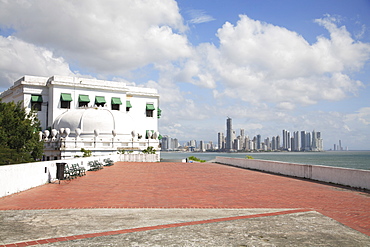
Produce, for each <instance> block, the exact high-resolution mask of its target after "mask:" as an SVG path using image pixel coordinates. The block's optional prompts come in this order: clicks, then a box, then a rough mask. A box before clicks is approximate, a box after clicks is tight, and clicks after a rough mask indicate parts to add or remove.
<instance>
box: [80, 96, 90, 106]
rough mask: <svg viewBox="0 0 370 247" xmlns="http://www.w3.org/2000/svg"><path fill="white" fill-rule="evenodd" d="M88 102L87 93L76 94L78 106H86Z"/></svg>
mask: <svg viewBox="0 0 370 247" xmlns="http://www.w3.org/2000/svg"><path fill="white" fill-rule="evenodd" d="M89 103H90V99H89V96H88V95H83V94H80V95H78V107H87V106H88V105H89Z"/></svg>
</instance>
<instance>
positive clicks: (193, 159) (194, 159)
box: [188, 156, 206, 163]
mask: <svg viewBox="0 0 370 247" xmlns="http://www.w3.org/2000/svg"><path fill="white" fill-rule="evenodd" d="M188 159H189V160H192V161H196V162H202V163H203V162H206V161H205V160H201V159H198V158H197V157H194V156H190V157H189V158H188Z"/></svg>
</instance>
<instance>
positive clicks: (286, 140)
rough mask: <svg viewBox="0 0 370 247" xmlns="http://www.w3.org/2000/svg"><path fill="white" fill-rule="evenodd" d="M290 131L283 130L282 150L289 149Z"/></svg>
mask: <svg viewBox="0 0 370 247" xmlns="http://www.w3.org/2000/svg"><path fill="white" fill-rule="evenodd" d="M290 142H291V140H290V132H289V131H287V130H283V150H290Z"/></svg>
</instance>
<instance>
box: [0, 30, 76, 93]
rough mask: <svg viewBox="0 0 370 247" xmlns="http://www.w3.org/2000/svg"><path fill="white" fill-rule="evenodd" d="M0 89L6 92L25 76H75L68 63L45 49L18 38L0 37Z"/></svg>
mask: <svg viewBox="0 0 370 247" xmlns="http://www.w3.org/2000/svg"><path fill="white" fill-rule="evenodd" d="M0 56H1V59H0V81H1V82H2V83H3V84H1V85H0V87H4V90H5V89H6V88H7V87H9V86H11V85H12V83H13V82H14V81H15V80H17V79H19V78H20V77H22V76H23V75H35V76H51V75H73V74H74V73H73V72H72V71H70V69H69V65H68V63H66V62H65V61H64V59H63V58H61V57H57V56H55V54H53V52H51V51H50V50H47V49H45V48H41V47H37V46H35V45H33V44H29V43H26V42H24V41H22V40H20V39H18V38H16V37H12V36H9V37H7V38H4V37H2V36H0Z"/></svg>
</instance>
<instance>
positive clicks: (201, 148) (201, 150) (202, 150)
mask: <svg viewBox="0 0 370 247" xmlns="http://www.w3.org/2000/svg"><path fill="white" fill-rule="evenodd" d="M199 151H200V152H204V151H206V145H205V143H204V141H199Z"/></svg>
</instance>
